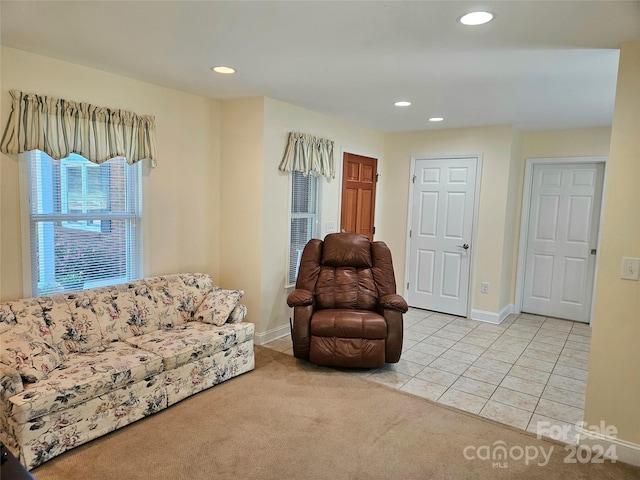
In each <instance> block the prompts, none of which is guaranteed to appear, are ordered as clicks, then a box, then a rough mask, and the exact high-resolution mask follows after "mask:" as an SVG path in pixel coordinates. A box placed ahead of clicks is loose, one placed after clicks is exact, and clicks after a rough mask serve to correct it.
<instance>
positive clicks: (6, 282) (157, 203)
mask: <svg viewBox="0 0 640 480" xmlns="http://www.w3.org/2000/svg"><path fill="white" fill-rule="evenodd" d="M0 84H1V85H0V86H1V92H0V99H1V101H2V105H1V112H0V114H1V116H0V123H1V125H2V128H4V125H5V124H6V121H7V117H8V114H9V110H10V97H9V93H8V90H10V89H18V90H22V91H25V92H30V93H38V94H41V95H51V96H57V97H62V98H67V99H70V100H75V101H82V102H88V103H92V104H95V105H101V106H108V107H112V108H122V109H126V110H132V111H134V112H137V113H141V114H151V115H155V117H156V133H157V147H158V151H157V155H158V167H157V168H156V169H154V170H153V171H152V172H151V173H150V174H149V173H148V169H145V170H147V171H146V173H145V175H144V177H143V195H144V198H143V208H144V247H145V248H144V250H145V260H146V262H145V270H146V271H145V274H146V275H157V274H163V273H172V272H187V271H201V272H205V273H210V274H211V275H213V276H214V278H216V277H217V276H218V274H219V272H220V255H219V252H220V248H219V245H220V229H219V225H220V198H221V197H220V184H221V182H220V138H219V125H220V123H219V121H220V103H219V102H218V101H215V100H210V99H206V98H202V97H198V96H194V95H189V94H186V93H182V92H178V91H176V90H171V89H168V88H164V87H159V86H156V85H151V84H148V83H144V82H140V81H137V80H132V79H130V78H125V77H121V76H117V75H112V74H109V73H105V72H102V71H99V70H95V69H91V68H86V67H81V66H78V65H74V64H70V63H66V62H61V61H58V60H54V59H51V58H48V57H43V56H39V55H33V54H30V53H26V52H23V51H20V50H15V49H11V48H6V47H3V48H2V72H1V77H0ZM0 179H1V182H2V183H1V185H0V196H1V200H0V205H1V208H2V210H1V212H0V229H1V232H2V233H1V236H0V252H1V263H0V265H1V269H0V285H1V290H0V295H1V297H0V298H1V299H11V298H19V297H22V296H23V289H22V263H21V258H22V240H21V235H20V205H19V191H18V161H17V156H15V155H1V156H0Z"/></svg>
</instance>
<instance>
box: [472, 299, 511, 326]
mask: <svg viewBox="0 0 640 480" xmlns="http://www.w3.org/2000/svg"><path fill="white" fill-rule="evenodd" d="M514 308H515V307H514V306H513V305H512V304H509V305H507V306H506V307H504V308H503V309H502V310H500V311H499V312H497V313H496V312H487V311H485V310H471V320H478V321H479V322H487V323H493V324H494V325H500V324H501V323H502V321H503V320H504V319H505V318H507V317H508V316H509V315H510V314H511V313H513V311H514Z"/></svg>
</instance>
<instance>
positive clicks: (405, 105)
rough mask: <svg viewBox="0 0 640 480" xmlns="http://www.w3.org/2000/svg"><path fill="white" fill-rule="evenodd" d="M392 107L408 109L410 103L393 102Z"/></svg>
mask: <svg viewBox="0 0 640 480" xmlns="http://www.w3.org/2000/svg"><path fill="white" fill-rule="evenodd" d="M394 105H395V106H396V107H408V106H409V105H411V102H407V101H406V100H401V101H399V102H395V103H394Z"/></svg>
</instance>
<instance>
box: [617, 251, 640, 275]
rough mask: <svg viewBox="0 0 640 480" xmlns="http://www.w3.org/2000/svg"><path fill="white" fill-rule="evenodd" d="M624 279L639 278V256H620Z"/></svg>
mask: <svg viewBox="0 0 640 480" xmlns="http://www.w3.org/2000/svg"><path fill="white" fill-rule="evenodd" d="M620 278H622V279H624V280H640V258H633V257H622V274H621V275H620Z"/></svg>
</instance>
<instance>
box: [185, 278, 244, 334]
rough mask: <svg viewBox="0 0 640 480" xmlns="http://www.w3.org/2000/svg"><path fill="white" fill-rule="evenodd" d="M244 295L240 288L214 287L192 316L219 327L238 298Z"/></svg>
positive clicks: (234, 306)
mask: <svg viewBox="0 0 640 480" xmlns="http://www.w3.org/2000/svg"><path fill="white" fill-rule="evenodd" d="M242 295H244V292H243V291H242V290H224V289H222V288H219V287H214V288H213V290H211V291H210V292H209V293H208V294H207V295H206V296H205V297H204V300H203V301H202V303H201V304H200V306H199V307H198V310H197V311H196V313H195V314H194V316H193V318H194V319H195V320H198V321H199V322H204V323H210V324H212V325H217V326H218V327H221V326H222V325H224V323H225V322H226V321H227V319H228V318H229V315H231V312H232V311H233V309H234V308H236V305H237V304H238V300H240V298H241V297H242Z"/></svg>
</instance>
